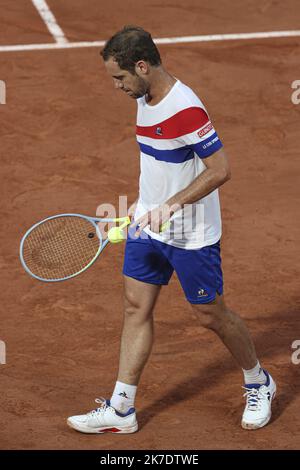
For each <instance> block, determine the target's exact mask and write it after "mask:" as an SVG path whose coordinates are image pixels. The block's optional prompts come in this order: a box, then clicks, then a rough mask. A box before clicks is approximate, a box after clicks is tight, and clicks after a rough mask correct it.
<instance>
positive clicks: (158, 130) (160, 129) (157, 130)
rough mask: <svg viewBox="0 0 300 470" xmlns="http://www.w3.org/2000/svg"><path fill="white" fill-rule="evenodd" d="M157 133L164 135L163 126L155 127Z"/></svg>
mask: <svg viewBox="0 0 300 470" xmlns="http://www.w3.org/2000/svg"><path fill="white" fill-rule="evenodd" d="M155 134H156V135H162V134H163V133H162V128H161V127H157V128H156V129H155Z"/></svg>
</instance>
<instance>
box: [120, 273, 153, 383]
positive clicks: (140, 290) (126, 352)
mask: <svg viewBox="0 0 300 470" xmlns="http://www.w3.org/2000/svg"><path fill="white" fill-rule="evenodd" d="M124 289H125V293H124V323H123V332H122V337H121V348H120V363H119V373H118V380H119V381H121V382H125V383H128V384H132V385H137V384H138V382H139V379H140V376H141V373H142V371H143V368H144V366H145V364H146V362H147V360H148V358H149V355H150V352H151V348H152V343H153V315H152V314H153V309H154V306H155V303H156V300H157V298H158V295H159V292H160V289H161V286H160V285H156V284H148V283H145V282H140V281H137V280H136V279H133V278H130V277H128V276H124Z"/></svg>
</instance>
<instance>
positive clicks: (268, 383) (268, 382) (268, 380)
mask: <svg viewBox="0 0 300 470" xmlns="http://www.w3.org/2000/svg"><path fill="white" fill-rule="evenodd" d="M263 371H264V374H265V376H266V377H267V381H266V383H265V386H266V387H268V386H269V385H270V374H269V372H268V371H266V370H265V369H263Z"/></svg>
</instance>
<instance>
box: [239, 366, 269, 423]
mask: <svg viewBox="0 0 300 470" xmlns="http://www.w3.org/2000/svg"><path fill="white" fill-rule="evenodd" d="M264 373H265V374H266V377H267V381H266V383H265V385H260V384H246V385H245V387H243V388H244V389H245V390H246V393H245V394H244V397H246V401H247V403H246V407H245V410H244V413H243V418H242V428H244V429H259V428H262V427H263V426H265V425H266V424H268V422H269V421H270V419H271V414H272V413H271V405H272V400H273V399H274V398H275V395H276V383H275V382H274V380H273V379H272V377H271V375H270V374H269V373H268V372H267V371H266V370H264Z"/></svg>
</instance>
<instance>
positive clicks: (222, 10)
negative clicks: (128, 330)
mask: <svg viewBox="0 0 300 470" xmlns="http://www.w3.org/2000/svg"><path fill="white" fill-rule="evenodd" d="M47 3H48V6H49V8H50V10H51V12H52V14H53V15H54V16H55V18H56V21H57V24H58V25H59V27H60V28H61V30H62V31H63V33H64V37H65V39H66V40H67V41H68V42H69V43H76V42H81V41H86V42H92V41H102V40H105V39H107V38H109V37H110V36H111V35H112V34H113V33H114V32H115V31H117V30H119V29H120V28H121V27H122V26H123V25H124V24H137V25H140V26H142V27H144V28H145V29H147V30H149V31H150V32H151V34H152V36H153V37H154V38H175V37H176V38H182V37H184V36H195V35H212V34H229V33H236V34H239V33H255V32H270V31H295V30H297V29H299V20H300V9H299V4H298V2H297V1H296V0H286V1H285V2H284V4H283V3H282V2H279V1H277V0H261V1H258V0H243V1H239V0H210V1H209V2H204V1H202V0H198V1H197V0H186V1H185V2H180V1H177V0H170V1H166V2H165V1H163V2H158V1H157V0H149V1H145V0H140V1H139V2H137V1H133V0H126V1H125V2H124V1H123V2H121V1H119V0H111V1H109V2H108V1H101V2H100V1H97V0H88V2H87V1H84V0H64V1H63V2H62V1H59V0H48V1H47ZM0 9H1V20H0V79H1V80H3V81H4V82H5V83H6V104H5V105H0V118H1V126H0V133H1V169H0V171H1V200H2V204H1V227H2V230H1V257H0V266H1V272H0V273H1V298H2V301H1V328H0V339H1V340H2V341H4V342H5V344H6V364H1V365H0V390H1V418H0V419H1V423H2V425H1V429H0V448H1V449H150V450H152V449H297V448H299V447H300V434H299V429H300V417H299V407H300V396H299V387H300V364H298V365H297V364H295V363H293V362H292V359H291V356H292V353H293V349H292V343H293V342H294V341H295V340H300V327H299V286H298V279H299V270H298V269H297V266H296V258H297V256H296V255H297V252H298V243H297V241H296V240H297V238H298V240H299V220H298V219H299V213H298V210H297V209H298V204H297V199H296V198H297V194H296V192H297V188H298V186H299V184H298V180H297V178H298V168H299V137H300V136H299V133H300V131H299V122H300V121H299V119H300V104H299V105H296V104H293V102H292V100H291V95H292V92H293V90H292V88H291V84H292V83H293V82H294V81H295V80H297V79H300V76H299V59H300V35H299V34H298V36H297V35H294V36H293V35H291V36H287V37H267V38H252V39H235V40H226V39H224V40H209V41H206V42H201V41H195V42H186V43H182V42H178V43H175V42H173V43H172V42H171V43H169V44H161V45H159V49H160V51H161V55H162V59H163V62H164V65H165V66H166V68H167V69H168V70H169V71H170V72H171V73H172V74H174V75H175V76H176V77H177V78H179V79H180V80H182V81H183V82H184V83H186V84H187V85H189V86H190V87H192V88H193V89H194V91H195V92H196V93H197V94H198V95H199V96H200V97H201V98H202V100H203V101H204V103H205V104H206V105H207V108H208V110H209V113H210V115H211V117H212V119H213V122H214V124H215V127H216V129H217V131H218V134H219V135H220V137H221V139H222V141H223V143H224V145H225V148H226V150H227V153H228V155H229V157H230V161H231V167H232V179H231V181H230V182H228V183H227V184H225V185H224V187H222V188H221V190H220V195H221V205H222V218H223V237H222V257H223V270H224V280H225V298H226V300H227V303H228V305H229V306H230V307H231V308H232V309H233V310H236V311H237V312H239V313H240V314H241V316H242V317H243V318H244V319H245V320H246V321H247V324H248V326H249V328H250V331H251V333H252V335H253V338H254V341H255V344H256V347H257V352H258V356H259V358H260V360H261V363H262V364H263V366H264V367H265V368H267V369H269V370H270V372H271V373H272V375H273V376H274V378H275V379H276V381H277V385H278V395H277V398H276V400H275V401H274V404H273V418H272V422H271V423H270V424H269V425H268V426H266V427H265V428H263V429H260V430H258V431H256V432H250V431H245V430H243V429H241V427H240V418H241V413H242V411H243V406H244V402H243V398H242V393H243V391H242V388H241V385H242V382H243V381H242V373H241V371H240V369H239V368H238V367H237V366H236V364H235V363H234V361H233V359H232V358H231V356H230V355H229V353H228V352H227V350H226V349H225V347H224V346H223V345H222V344H221V342H220V341H219V340H218V339H217V337H216V336H215V335H214V334H213V333H212V332H209V331H206V330H204V329H202V328H201V327H200V326H199V324H198V323H197V320H196V318H194V317H193V315H192V313H191V311H190V307H189V304H188V303H187V302H186V300H185V299H184V295H183V293H182V291H181V287H180V285H179V282H178V280H177V279H176V277H175V276H174V277H173V278H172V280H171V283H170V285H169V286H168V287H165V288H163V290H162V294H161V297H160V299H159V301H158V304H157V307H156V311H155V321H156V340H155V346H154V349H153V352H152V356H151V358H150V362H149V363H148V365H147V367H146V370H145V372H144V375H143V376H142V381H141V384H140V387H139V391H138V395H137V410H138V420H139V425H140V430H139V432H138V433H136V434H132V435H123V436H122V435H119V436H118V435H113V434H108V435H107V434H105V435H84V434H80V433H76V432H75V431H73V430H71V429H70V428H68V427H67V425H66V417H68V416H70V415H73V414H78V413H83V412H86V411H88V410H90V409H92V408H93V407H94V398H96V397H99V396H104V397H107V398H109V397H110V394H111V391H112V389H113V386H114V383H115V379H116V373H117V361H118V355H119V337H120V333H121V328H122V298H123V290H122V262H123V250H124V244H118V245H114V246H109V247H108V248H107V249H106V251H105V252H104V253H103V255H101V257H100V259H99V260H98V261H97V263H96V264H95V265H94V266H93V267H91V268H90V269H89V270H88V271H87V272H86V273H84V274H82V275H81V276H78V277H77V278H74V279H73V280H70V281H66V282H62V283H53V284H46V283H41V282H38V281H36V280H34V279H32V278H31V277H29V276H28V275H27V274H26V273H25V272H24V270H23V269H22V267H21V264H20V262H19V255H18V250H19V243H20V239H21V237H22V235H23V234H24V232H25V230H27V229H28V228H29V227H30V226H31V225H32V224H33V223H35V222H37V221H38V220H41V219H43V218H45V217H47V216H50V215H53V214H57V213H62V212H69V213H72V212H74V213H82V214H86V215H91V216H94V215H95V213H96V208H97V206H98V205H99V204H101V203H111V204H114V205H116V207H118V200H119V195H127V196H128V202H129V203H131V202H133V201H134V200H135V198H136V195H137V190H138V176H139V151H138V146H137V144H136V141H135V112H136V103H135V102H134V100H130V99H128V97H127V96H125V94H122V93H118V92H117V91H116V90H115V89H114V87H113V83H112V81H111V79H110V78H109V77H108V76H107V74H106V72H105V70H104V66H103V63H102V60H101V58H100V56H99V51H100V49H101V47H100V46H99V47H93V46H90V47H73V48H67V47H65V48H64V47H62V48H56V49H54V48H52V49H51V48H49V49H46V48H42V49H38V48H37V47H35V48H34V47H32V48H30V47H29V48H28V49H23V50H22V49H21V48H20V49H17V50H13V49H5V48H4V46H13V45H23V46H24V45H37V44H43V45H45V44H54V43H55V39H54V37H53V36H52V35H51V33H50V32H49V30H48V28H47V26H46V23H45V21H43V19H42V18H41V16H40V15H39V13H38V11H37V9H36V8H35V6H34V5H33V3H32V2H31V1H30V0H26V1H25V0H22V1H16V2H11V1H10V0H0ZM297 236H298V237H297ZM166 306H167V308H166Z"/></svg>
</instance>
